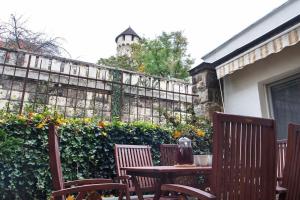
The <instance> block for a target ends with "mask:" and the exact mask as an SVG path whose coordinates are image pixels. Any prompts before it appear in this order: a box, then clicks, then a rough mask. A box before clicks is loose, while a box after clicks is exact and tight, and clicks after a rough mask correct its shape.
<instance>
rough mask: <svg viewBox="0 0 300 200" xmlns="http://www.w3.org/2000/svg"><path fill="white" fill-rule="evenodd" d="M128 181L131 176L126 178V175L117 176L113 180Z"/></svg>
mask: <svg viewBox="0 0 300 200" xmlns="http://www.w3.org/2000/svg"><path fill="white" fill-rule="evenodd" d="M129 179H131V176H128V175H124V176H117V177H115V178H114V180H116V181H121V180H123V181H127V180H129Z"/></svg>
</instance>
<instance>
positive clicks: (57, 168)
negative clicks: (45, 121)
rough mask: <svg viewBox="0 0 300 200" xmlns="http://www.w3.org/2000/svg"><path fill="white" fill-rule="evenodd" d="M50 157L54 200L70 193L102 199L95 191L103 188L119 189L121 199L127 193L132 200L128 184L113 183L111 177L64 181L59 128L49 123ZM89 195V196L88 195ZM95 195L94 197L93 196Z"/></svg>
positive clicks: (127, 198)
mask: <svg viewBox="0 0 300 200" xmlns="http://www.w3.org/2000/svg"><path fill="white" fill-rule="evenodd" d="M48 143H49V144H48V145H49V157H50V171H51V176H52V183H53V189H54V191H53V192H52V194H51V195H52V197H51V199H53V200H63V199H66V198H67V197H68V196H69V195H73V194H74V195H75V199H76V200H82V199H101V197H100V196H98V195H97V194H96V193H95V191H100V190H101V191H102V190H118V191H119V199H121V198H122V197H123V194H125V195H126V200H130V196H129V191H128V187H127V185H126V184H120V183H113V181H112V180H111V179H102V178H98V179H84V180H75V181H69V182H64V178H63V174H62V168H61V160H60V152H59V139H58V135H57V130H56V128H55V126H54V125H53V124H50V125H49V134H48ZM86 196H88V197H86ZM92 196H93V197H92Z"/></svg>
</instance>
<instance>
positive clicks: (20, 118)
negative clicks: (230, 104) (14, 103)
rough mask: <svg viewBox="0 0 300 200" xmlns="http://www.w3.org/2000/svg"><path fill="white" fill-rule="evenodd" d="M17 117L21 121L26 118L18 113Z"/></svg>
mask: <svg viewBox="0 0 300 200" xmlns="http://www.w3.org/2000/svg"><path fill="white" fill-rule="evenodd" d="M17 119H18V120H20V121H22V122H24V121H26V118H25V117H24V116H23V115H18V116H17Z"/></svg>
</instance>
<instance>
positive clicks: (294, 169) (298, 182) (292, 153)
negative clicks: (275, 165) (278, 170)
mask: <svg viewBox="0 0 300 200" xmlns="http://www.w3.org/2000/svg"><path fill="white" fill-rule="evenodd" d="M282 186H283V187H285V188H287V189H288V191H287V197H286V200H299V199H300V125H297V124H289V126H288V142H287V151H286V165H285V168H284V171H283V180H282Z"/></svg>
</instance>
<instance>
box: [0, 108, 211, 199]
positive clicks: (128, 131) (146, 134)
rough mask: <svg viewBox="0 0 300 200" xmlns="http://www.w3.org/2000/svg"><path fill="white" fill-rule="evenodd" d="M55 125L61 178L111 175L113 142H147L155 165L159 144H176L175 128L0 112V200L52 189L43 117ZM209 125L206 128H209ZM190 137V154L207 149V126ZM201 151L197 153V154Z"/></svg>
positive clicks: (37, 194)
mask: <svg viewBox="0 0 300 200" xmlns="http://www.w3.org/2000/svg"><path fill="white" fill-rule="evenodd" d="M50 118H51V119H55V120H56V121H58V122H59V123H63V125H61V126H60V128H59V134H60V146H61V159H62V168H63V174H64V178H65V180H74V179H81V178H91V177H94V178H96V177H105V178H113V177H114V176H115V163H114V156H113V148H114V144H116V143H118V144H147V145H150V146H151V147H152V151H153V152H152V153H153V159H154V163H155V164H159V145H160V144H163V143H175V142H176V139H175V138H174V134H173V133H174V130H173V129H172V128H170V127H168V128H163V127H159V126H157V125H153V124H149V123H145V122H134V123H129V124H126V123H122V122H113V123H109V124H105V125H104V123H102V122H100V123H98V122H97V120H91V119H83V120H79V119H71V120H68V121H66V120H64V119H59V118H57V117H54V118H53V117H49V113H46V114H45V113H44V114H29V115H27V116H18V115H12V114H7V113H3V112H0V199H26V200H28V199H47V198H48V196H49V194H50V191H51V189H52V185H51V176H50V170H49V158H48V148H47V144H48V142H47V139H48V126H47V120H49V119H50ZM208 127H209V126H208ZM206 131H207V133H206V135H205V136H203V135H202V136H201V137H200V136H197V135H195V134H194V136H193V144H194V145H196V146H197V147H195V146H194V149H195V152H197V153H199V149H201V152H202V153H203V152H209V151H210V142H211V135H210V131H211V130H210V129H207V130H206ZM201 152H200V153H201Z"/></svg>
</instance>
